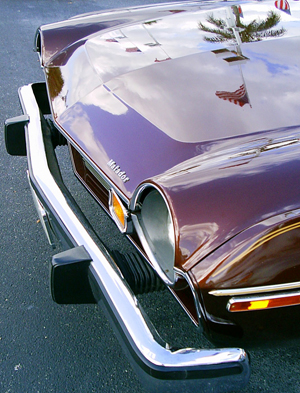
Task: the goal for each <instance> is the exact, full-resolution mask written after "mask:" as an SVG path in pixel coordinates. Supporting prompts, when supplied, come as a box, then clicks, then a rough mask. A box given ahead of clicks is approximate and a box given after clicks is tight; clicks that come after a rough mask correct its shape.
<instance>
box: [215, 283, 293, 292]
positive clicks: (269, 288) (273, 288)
mask: <svg viewBox="0 0 300 393" xmlns="http://www.w3.org/2000/svg"><path fill="white" fill-rule="evenodd" d="M293 289H300V281H295V282H291V283H286V284H277V285H263V286H261V287H248V288H236V289H216V290H213V291H209V292H208V293H209V294H210V295H213V296H239V295H251V294H255V293H265V292H278V291H290V290H293Z"/></svg>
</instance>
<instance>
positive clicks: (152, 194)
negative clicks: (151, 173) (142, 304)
mask: <svg viewBox="0 0 300 393" xmlns="http://www.w3.org/2000/svg"><path fill="white" fill-rule="evenodd" d="M152 205H153V206H152ZM130 210H131V211H132V214H131V217H132V222H133V225H134V227H135V230H136V232H137V235H138V237H139V239H140V241H141V244H142V246H143V248H144V250H145V252H146V254H147V257H148V258H149V261H150V262H151V264H152V265H153V267H154V269H155V271H156V272H157V274H158V275H159V276H160V278H161V279H162V280H163V281H164V282H165V283H166V284H167V285H168V286H174V285H175V283H176V279H177V274H176V272H175V270H174V265H175V227H174V222H173V217H172V213H171V210H170V207H169V203H168V201H167V199H166V197H165V196H164V194H163V193H162V192H161V191H160V189H159V188H158V187H157V186H155V185H154V184H150V183H146V184H143V185H142V186H140V187H139V188H138V189H137V190H136V192H135V194H134V196H133V198H132V200H131V204H130Z"/></svg>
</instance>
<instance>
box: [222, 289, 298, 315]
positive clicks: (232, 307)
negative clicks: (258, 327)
mask: <svg viewBox="0 0 300 393" xmlns="http://www.w3.org/2000/svg"><path fill="white" fill-rule="evenodd" d="M296 305H300V292H297V293H295V292H294V293H290V294H281V295H273V296H268V297H267V296H264V297H256V298H254V297H253V298H252V297H251V298H250V297H247V298H232V299H230V300H229V302H228V303H227V310H228V311H230V312H240V311H253V310H265V309H270V308H278V307H287V306H296Z"/></svg>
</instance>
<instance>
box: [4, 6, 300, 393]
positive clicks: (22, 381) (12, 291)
mask: <svg viewBox="0 0 300 393" xmlns="http://www.w3.org/2000/svg"><path fill="white" fill-rule="evenodd" d="M158 2H159V1H157V0H156V1H150V0H147V1H144V2H143V1H141V0H136V1H133V0H130V1H121V0H119V1H117V0H115V1H96V0H94V1H93V0H72V1H71V0H51V1H49V0H32V1H29V0H10V1H8V0H0V123H1V124H3V123H4V121H5V119H7V118H10V117H13V116H17V115H20V114H22V112H21V110H20V106H19V101H18V95H17V90H18V87H20V86H22V85H24V84H28V83H31V82H35V81H42V80H43V72H42V70H41V69H40V65H39V61H38V58H37V55H36V54H35V53H34V52H33V50H32V48H33V38H34V34H35V31H36V28H37V27H38V26H39V25H41V24H45V23H49V22H54V21H59V20H62V19H66V18H68V17H71V16H74V15H76V14H80V13H84V12H90V11H93V10H101V9H107V8H115V7H122V6H129V5H138V4H143V3H144V4H146V3H158ZM160 2H162V1H160ZM59 156H60V160H61V161H62V166H63V174H64V176H65V177H66V178H68V185H69V187H70V188H71V190H72V192H73V193H74V194H75V196H76V198H77V199H78V201H79V204H80V205H81V206H82V208H83V210H85V211H86V213H87V215H89V216H90V219H91V221H93V223H94V224H95V225H96V226H97V227H98V228H99V231H100V232H101V233H102V236H103V238H104V241H105V242H107V243H109V245H110V246H112V247H114V248H118V249H122V248H124V247H126V246H125V245H124V244H123V243H122V242H121V241H120V240H119V238H118V236H117V230H116V229H115V227H114V224H113V223H112V222H111V221H110V220H109V219H107V217H105V215H104V214H103V212H102V211H101V209H100V208H99V207H98V206H97V205H96V203H95V202H94V201H93V199H92V198H87V197H85V192H84V190H83V188H82V186H81V185H80V184H79V183H78V182H77V181H76V180H75V179H74V178H73V177H72V173H71V170H70V166H69V161H68V157H67V154H66V152H65V151H64V150H63V149H61V151H59ZM0 168H1V182H0V193H1V195H0V245H1V249H0V268H1V274H0V276H1V277H0V393H2V392H3V393H4V392H5V393H8V392H10V393H27V392H28V393H29V392H42V393H44V392H46V393H47V392H58V393H63V392H103V393H111V392H120V393H143V389H142V387H141V385H140V383H139V381H138V380H137V378H136V376H135V374H134V372H133V371H132V369H131V367H130V365H129V363H128V361H127V359H126V357H125V356H124V355H123V352H122V349H121V347H120V345H119V343H118V341H117V340H116V338H115V336H114V334H113V332H112V330H111V328H110V325H109V323H108V322H107V320H106V317H105V315H104V314H103V313H102V311H101V310H100V309H99V308H98V307H97V306H95V305H80V306H77V305H76V306H70V305H65V306H60V305H57V304H55V303H54V302H53V301H52V299H51V296H50V291H49V282H48V280H49V278H48V269H49V261H50V260H51V256H52V255H53V254H54V253H56V252H57V250H52V249H51V247H50V246H49V245H48V243H47V241H46V238H45V235H44V233H43V231H42V229H41V225H40V223H39V222H38V217H37V214H36V212H35V209H34V206H33V203H32V199H31V194H30V189H29V186H28V183H27V179H26V158H24V157H20V158H18V157H10V156H9V155H7V153H6V151H5V145H4V137H3V133H1V135H0ZM68 175H70V176H68ZM83 196H84V197H83ZM166 298H167V299H166ZM141 301H142V303H143V305H144V306H145V308H146V310H147V312H148V314H149V315H150V317H151V318H152V319H153V320H154V323H155V325H156V327H157V328H158V331H160V332H161V333H162V335H163V336H165V337H166V338H167V339H169V340H173V341H176V342H178V343H179V344H180V345H187V346H201V345H210V344H209V343H208V342H207V341H206V339H205V337H203V336H202V335H201V334H200V333H199V332H198V331H197V330H196V328H195V327H194V326H192V324H191V323H190V321H189V320H188V318H187V317H186V316H185V314H184V313H183V312H182V311H181V309H180V308H179V307H178V306H177V305H176V303H175V302H174V301H173V299H172V297H171V296H168V294H167V292H165V293H163V294H161V293H158V294H151V295H149V296H144V297H142V299H141ZM299 347H300V339H297V340H294V341H293V342H292V343H290V342H289V343H286V344H285V343H284V345H281V346H277V345H275V344H274V343H272V342H270V343H267V345H264V346H263V347H262V346H261V347H256V348H252V349H250V351H249V352H250V356H251V364H252V375H251V379H250V383H249V385H248V386H247V387H246V388H245V389H244V390H243V391H242V392H244V393H257V392H272V393H276V392H278V393H279V392H280V393H281V392H288V393H297V392H300V382H299V381H300V377H299V375H300V362H299V360H300V351H299ZM174 393H175V392H174ZM236 393H237V392H236Z"/></svg>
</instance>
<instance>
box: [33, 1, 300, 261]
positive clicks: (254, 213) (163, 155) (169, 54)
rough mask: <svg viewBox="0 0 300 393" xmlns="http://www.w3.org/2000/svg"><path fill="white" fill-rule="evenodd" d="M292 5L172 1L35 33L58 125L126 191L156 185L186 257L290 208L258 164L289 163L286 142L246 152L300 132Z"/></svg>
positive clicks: (281, 186)
mask: <svg viewBox="0 0 300 393" xmlns="http://www.w3.org/2000/svg"><path fill="white" fill-rule="evenodd" d="M280 4H281V9H280ZM299 15H300V4H299V3H297V2H294V1H293V2H290V4H288V3H287V2H281V3H280V2H278V4H277V2H275V3H274V2H273V1H272V2H269V1H266V2H255V3H243V4H241V5H238V4H237V3H231V2H226V3H208V2H203V3H201V2H193V3H174V4H168V5H164V6H156V7H146V8H133V9H128V10H120V11H118V12H107V13H104V14H101V13H100V14H93V15H87V16H82V17H79V18H75V19H71V20H69V21H66V22H62V23H59V24H54V25H47V26H43V27H41V29H40V32H41V36H40V37H41V46H42V53H41V54H42V64H43V65H44V69H45V74H46V80H47V86H48V93H49V97H50V101H51V106H52V112H53V117H54V119H55V121H56V123H57V124H58V126H59V127H61V128H62V129H63V130H64V132H65V133H66V135H67V136H68V138H69V140H70V141H71V142H72V143H73V144H74V145H75V146H76V147H78V149H79V150H80V151H83V152H84V154H85V156H86V157H87V158H88V159H89V160H90V161H91V162H93V163H94V165H95V166H96V167H98V168H99V170H100V171H101V172H102V173H103V174H104V175H105V176H107V177H109V178H111V180H112V182H113V183H114V185H115V188H116V189H117V190H118V192H119V193H120V194H121V195H122V196H123V198H124V199H125V200H128V201H129V200H130V198H131V196H132V195H133V193H134V190H135V189H136V187H137V186H138V185H139V184H141V183H142V182H144V181H150V182H151V181H152V182H155V183H156V184H158V185H159V186H160V187H161V188H162V189H163V190H164V193H165V194H166V196H167V198H168V199H169V203H170V206H171V210H172V211H173V213H174V216H176V217H177V218H176V220H177V221H176V225H177V229H178V230H177V232H178V233H179V234H180V235H178V236H179V238H178V245H179V246H178V247H179V251H178V252H179V253H181V255H182V258H181V259H182V261H181V264H183V265H184V264H185V263H186V267H190V265H189V264H188V261H190V264H193V263H194V262H193V261H194V260H196V259H197V260H199V259H201V257H203V256H204V255H206V254H207V253H208V252H210V250H212V249H213V248H215V247H217V246H218V245H220V244H221V243H222V242H224V241H226V239H228V238H229V237H230V236H233V235H234V234H236V233H238V232H239V231H241V230H242V229H243V228H245V227H247V226H248V225H251V224H253V223H254V222H258V221H259V220H261V219H262V218H263V217H264V216H267V215H272V214H274V212H277V213H278V210H283V211H286V210H288V209H289V208H290V207H294V206H295V204H297V202H296V201H295V200H292V199H293V194H292V192H291V191H292V190H294V188H293V187H295V181H294V180H295V179H291V176H285V175H284V173H285V172H284V170H283V172H282V173H281V175H280V176H278V177H277V175H276V171H275V168H277V164H276V165H275V166H274V165H271V162H270V161H268V160H270V159H272V160H275V162H276V160H277V158H278V157H277V154H275V151H276V152H277V151H280V152H281V151H283V150H284V154H283V155H282V157H283V156H284V157H285V158H284V160H283V162H284V163H286V162H287V160H288V158H287V157H289V156H290V154H289V151H290V148H289V147H287V146H289V143H288V142H287V145H282V146H283V147H282V149H283V150H282V149H271V150H270V151H271V153H270V151H269V153H270V154H267V153H266V154H260V153H258V156H257V157H256V156H255V157H256V158H255V159H253V157H251V159H250V160H248V158H249V155H250V156H251V154H252V153H253V152H252V153H251V151H252V150H253V149H254V150H253V151H259V152H260V151H265V150H264V149H265V148H266V146H268V145H269V144H274V143H277V142H278V140H280V138H282V137H283V138H285V139H287V140H294V139H297V138H298V136H297V135H298V134H297V132H296V131H295V130H298V129H297V126H298V125H299V123H300V122H299V98H300V78H299V67H300V55H299V47H300V36H299V31H300V30H299ZM270 26H272V27H270ZM295 132H296V134H297V135H296V134H295ZM265 135H266V136H265ZM257 140H259V142H257ZM274 141H275V142H274ZM276 141H277V142H276ZM257 143H258V147H257ZM293 143H294V142H293ZM293 143H292V145H293ZM295 145H296V142H295ZM295 145H293V148H294V146H295ZM245 146H246V147H245ZM224 149H225V152H224ZM257 149H258V150H257ZM266 151H268V149H267V148H266ZM249 152H250V153H249ZM236 154H238V156H235V155H236ZM239 154H242V156H243V157H244V158H241V159H240V156H239ZM253 154H254V155H255V154H257V153H253ZM292 156H293V158H292V159H293V160H295V162H296V161H297V160H298V159H297V158H296V157H295V155H294V153H292ZM232 157H238V158H236V160H233V159H232ZM245 157H246V159H245ZM262 157H263V160H267V161H263V164H262V161H261V160H262ZM266 157H268V158H266ZM220 160H221V161H222V164H221V167H219V164H218V163H219V162H220ZM239 160H241V162H242V164H241V162H240V161H239ZM247 160H248V161H247ZM227 161H228V162H227ZM235 161H238V163H237V164H235V163H234V162H235ZM203 162H206V163H207V164H205V165H208V166H207V167H206V166H205V165H204V166H203ZM200 163H201V165H200ZM208 163H209V164H208ZM282 165H283V166H284V165H285V164H282ZM283 166H282V168H283ZM116 168H117V170H116ZM208 168H209V169H208ZM244 168H247V170H244ZM294 168H296V166H295V167H294ZM120 173H122V174H123V177H121V176H118V174H120ZM270 173H272V176H271V177H270V178H269V177H268V176H269V174H270ZM264 179H272V187H271V183H270V181H271V180H264ZM289 182H290V183H289ZM267 185H268V186H267ZM274 187H275V188H274ZM294 191H295V190H294ZM285 193H286V194H289V195H290V197H287V198H286V195H285ZM222 195H223V196H224V198H223V196H222ZM245 195H246V196H247V197H245ZM294 195H297V192H296V191H295V194H294ZM269 200H272V201H274V203H271V204H268V201H269ZM250 201H251V206H252V208H251V209H249V208H248V207H249V204H250ZM259 201H261V203H260V202H259ZM180 206H183V207H180ZM221 206H222V208H221ZM183 208H184V209H185V212H183V210H182V209H183ZM181 210H182V213H181ZM229 212H230V213H231V214H228V213H229ZM233 212H234V214H232V213H233ZM185 215H186V217H188V216H189V217H190V218H189V219H185ZM229 216H230V218H229ZM187 220H188V221H189V222H188V221H187ZM192 232H193V233H195V235H193V236H194V239H193V240H191V235H190V234H191V233H192ZM204 244H205V246H204ZM195 250H202V251H201V252H200V251H199V252H198V253H197V252H195Z"/></svg>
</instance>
